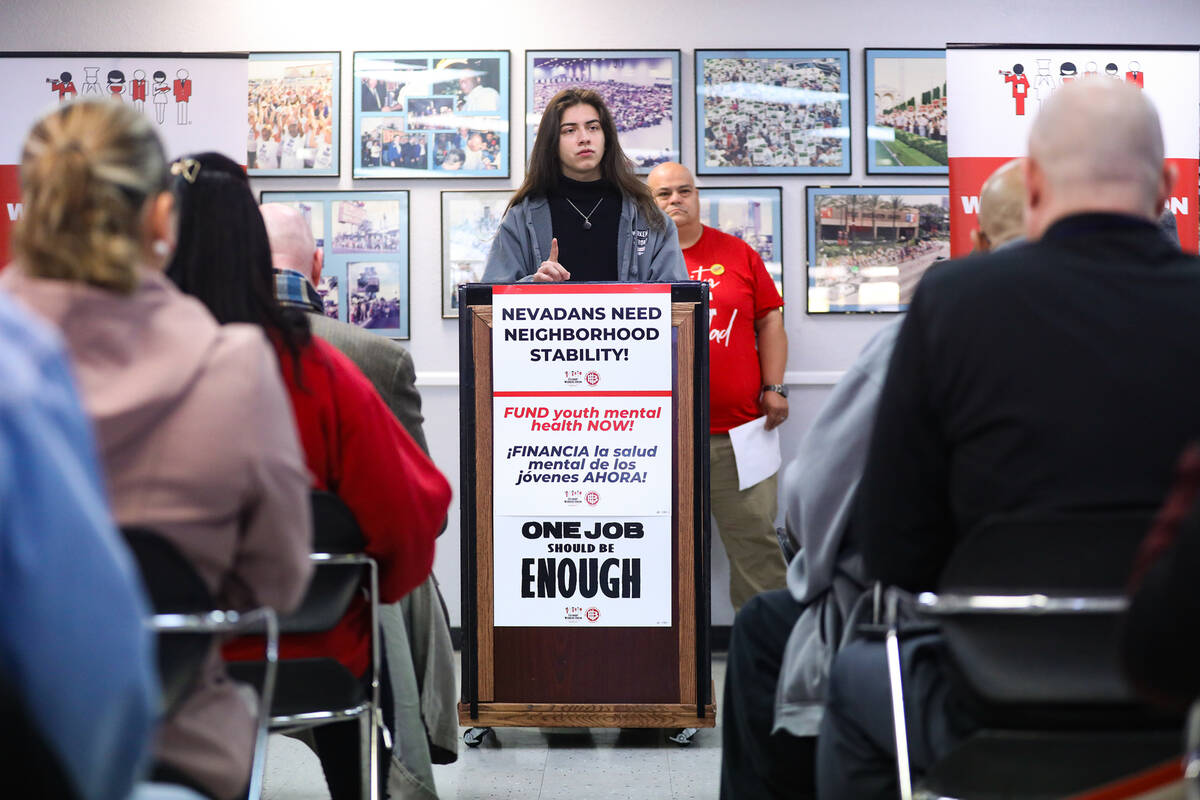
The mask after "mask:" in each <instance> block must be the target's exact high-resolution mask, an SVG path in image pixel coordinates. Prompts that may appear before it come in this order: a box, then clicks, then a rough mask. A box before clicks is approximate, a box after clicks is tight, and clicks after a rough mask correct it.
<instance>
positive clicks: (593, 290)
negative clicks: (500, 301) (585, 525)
mask: <svg viewBox="0 0 1200 800" xmlns="http://www.w3.org/2000/svg"><path fill="white" fill-rule="evenodd" d="M669 291H671V284H669V283H621V284H602V285H597V284H590V283H577V284H574V285H571V284H566V285H564V284H558V283H547V284H539V283H534V284H509V285H505V286H493V287H492V294H658V293H661V292H669Z"/></svg>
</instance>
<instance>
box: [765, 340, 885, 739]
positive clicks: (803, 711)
mask: <svg viewBox="0 0 1200 800" xmlns="http://www.w3.org/2000/svg"><path fill="white" fill-rule="evenodd" d="M902 321H903V317H900V318H898V319H896V320H895V321H894V322H892V324H891V325H888V326H887V327H885V328H883V329H881V330H880V331H879V332H878V333H876V334H875V336H874V337H872V338H871V341H869V342H868V343H867V345H866V347H864V348H863V351H862V353H860V354H859V356H858V359H857V360H856V361H855V362H854V365H853V366H851V367H850V369H849V370H848V371H847V372H846V375H845V377H843V378H842V379H841V380H840V381H838V385H837V386H835V387H834V389H833V391H832V392H831V393H830V395H829V397H828V399H826V401H825V404H824V406H822V408H821V411H820V413H819V414H818V415H817V418H816V420H814V422H813V425H812V428H811V429H809V431H808V433H807V434H805V436H804V439H803V440H802V441H801V442H800V448H799V450H798V451H797V453H796V458H795V460H793V461H792V462H791V463H790V464H788V466H787V469H786V470H785V471H784V474H783V478H782V481H781V483H782V486H783V497H784V505H785V507H786V524H787V532H788V535H789V536H791V537H792V539H793V541H794V542H795V543H796V544H797V545H799V546H800V552H799V553H797V554H796V557H795V558H793V559H792V563H791V564H789V565H788V573H787V585H788V591H790V592H791V593H792V597H794V598H795V599H796V601H797V602H798V603H800V604H802V605H803V606H804V610H803V611H802V612H801V614H800V617H799V618H798V619H797V620H796V624H795V625H794V626H793V627H792V633H791V635H790V636H789V637H788V642H787V647H786V648H785V649H784V653H783V661H782V665H781V667H780V671H779V684H778V686H777V689H776V696H775V730H786V731H788V732H789V733H791V734H792V735H794V736H815V735H816V733H817V727H818V726H819V725H820V722H821V716H822V713H823V711H824V705H825V690H826V686H827V684H828V681H829V669H830V665H831V664H832V663H833V657H834V656H835V655H837V652H838V650H839V649H841V646H842V642H843V641H844V639H845V636H846V634H847V633H848V632H850V631H853V630H854V627H855V626H856V625H857V624H858V622H859V621H860V620H861V621H866V619H863V615H864V614H865V613H866V612H868V608H867V602H866V601H867V600H868V595H867V594H864V592H865V590H866V588H867V580H866V576H865V575H864V572H863V563H862V556H861V555H859V553H858V552H857V551H856V550H854V549H852V548H844V547H843V541H844V535H845V532H846V525H847V523H848V522H849V520H850V512H851V508H852V506H853V501H854V495H855V492H857V490H858V482H859V480H860V479H861V478H862V473H863V468H864V467H865V465H866V460H867V445H868V444H869V442H870V439H871V428H872V424H873V423H874V420H875V411H876V409H877V408H878V405H879V395H880V392H881V391H882V390H883V380H884V378H885V377H886V375H887V368H888V363H889V362H890V361H891V356H892V347H893V346H894V344H895V342H896V334H897V332H898V331H899V330H900V323H901V322H902Z"/></svg>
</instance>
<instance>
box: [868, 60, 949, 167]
mask: <svg viewBox="0 0 1200 800" xmlns="http://www.w3.org/2000/svg"><path fill="white" fill-rule="evenodd" d="M864 57H865V69H864V70H863V72H864V73H865V75H866V82H867V91H866V95H865V96H866V103H867V112H866V121H867V124H866V129H867V173H868V174H872V175H875V174H879V175H887V174H908V175H945V174H947V173H948V172H949V171H950V159H949V156H948V155H947V152H946V141H947V138H946V135H947V130H946V51H945V50H885V49H881V48H873V47H868V48H867V49H866V51H865V53H864Z"/></svg>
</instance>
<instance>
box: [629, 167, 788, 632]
mask: <svg viewBox="0 0 1200 800" xmlns="http://www.w3.org/2000/svg"><path fill="white" fill-rule="evenodd" d="M647 182H648V183H649V184H650V191H651V193H652V194H653V195H654V199H655V201H656V202H657V203H658V206H659V208H661V209H662V210H663V211H664V212H666V213H667V215H668V216H670V217H671V219H672V220H674V222H675V227H676V229H677V230H678V231H679V247H680V249H682V250H683V258H684V261H685V262H686V263H687V269H688V275H689V277H691V278H693V279H694V280H700V281H708V285H709V331H708V372H709V375H710V376H712V379H711V380H710V381H709V394H708V399H709V425H710V427H709V463H710V475H711V491H710V494H711V501H712V512H713V517H715V518H716V521H717V530H718V531H719V532H720V534H721V540H722V541H723V542H724V543H725V552H726V553H727V554H728V555H729V597H730V600H731V601H732V602H733V607H734V610H737V609H740V608H741V607H742V605H743V604H744V603H745V602H746V601H747V600H749V599H750V598H751V597H753V596H754V595H755V594H758V593H759V592H762V591H766V590H768V589H782V588H783V586H784V580H785V574H786V569H787V565H786V564H785V563H784V561H783V556H782V555H781V553H780V550H779V544H778V540H777V538H776V536H775V512H776V509H777V506H778V501H777V497H776V490H777V483H776V477H775V476H774V475H772V476H771V477H770V478H768V479H767V480H765V481H762V482H761V483H757V484H755V485H754V486H751V487H749V488H747V489H745V490H744V491H739V489H738V478H737V464H736V462H735V461H734V455H733V446H732V445H731V444H730V442H729V429H730V428H735V427H737V426H738V425H741V424H743V423H746V422H750V421H751V420H753V419H757V418H758V417H762V416H766V418H767V421H766V427H767V430H770V429H771V428H774V427H775V426H777V425H779V424H780V423H782V422H783V421H784V420H785V419H787V415H788V402H787V387H786V386H784V385H783V371H784V367H785V366H786V364H787V333H785V332H784V328H783V314H782V313H781V311H780V309H782V307H783V298H782V297H780V296H779V290H778V289H777V288H776V287H775V282H774V281H773V280H772V279H771V276H770V275H769V274H768V273H767V268H766V267H765V266H764V265H763V261H762V258H761V257H760V256H759V255H758V253H756V252H755V251H754V249H753V248H751V247H750V246H749V245H748V244H746V243H745V242H743V241H742V240H741V239H738V238H737V237H735V236H730V235H729V234H727V233H723V232H721V231H719V230H716V229H715V228H710V227H708V226H707V225H703V224H701V222H700V197H699V195H698V194H697V192H696V185H695V181H694V179H693V178H692V173H691V172H689V171H688V169H687V167H684V166H683V165H682V164H673V163H667V164H660V165H659V166H657V167H655V168H654V171H653V172H651V173H650V175H649V177H648V179H647Z"/></svg>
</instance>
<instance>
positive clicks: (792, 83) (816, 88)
mask: <svg viewBox="0 0 1200 800" xmlns="http://www.w3.org/2000/svg"><path fill="white" fill-rule="evenodd" d="M849 72H850V53H849V51H848V50H697V51H696V172H697V173H698V174H700V175H746V174H756V173H773V174H780V175H814V174H826V175H849V174H850V74H849Z"/></svg>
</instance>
